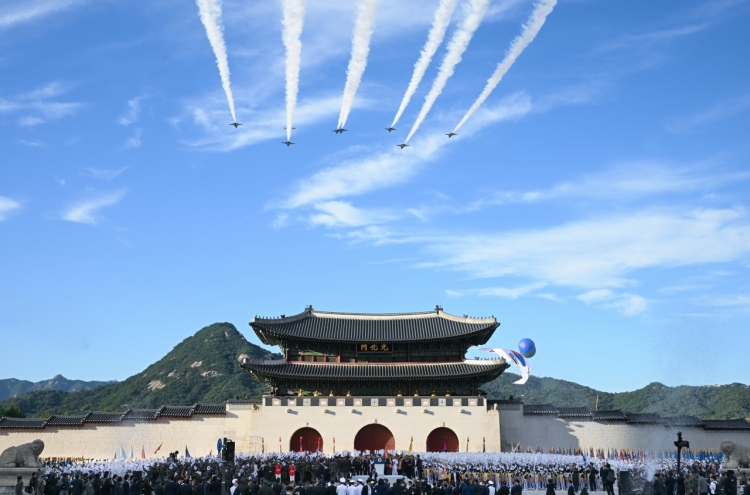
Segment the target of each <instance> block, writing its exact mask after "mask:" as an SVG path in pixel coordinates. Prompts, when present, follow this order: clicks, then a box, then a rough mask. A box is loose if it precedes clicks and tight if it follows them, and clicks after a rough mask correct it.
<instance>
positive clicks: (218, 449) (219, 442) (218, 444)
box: [216, 438, 262, 455]
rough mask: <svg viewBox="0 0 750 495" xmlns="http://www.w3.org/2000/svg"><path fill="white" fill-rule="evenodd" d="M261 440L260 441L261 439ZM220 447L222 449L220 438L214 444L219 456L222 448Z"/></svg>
mask: <svg viewBox="0 0 750 495" xmlns="http://www.w3.org/2000/svg"><path fill="white" fill-rule="evenodd" d="M261 440H262V439H261ZM222 447H223V445H222V443H221V438H220V439H219V441H218V442H216V451H217V452H218V453H219V454H218V455H221V448H222Z"/></svg>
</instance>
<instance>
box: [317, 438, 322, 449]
mask: <svg viewBox="0 0 750 495" xmlns="http://www.w3.org/2000/svg"><path fill="white" fill-rule="evenodd" d="M320 440H321V439H320V437H318V448H317V450H316V452H320Z"/></svg>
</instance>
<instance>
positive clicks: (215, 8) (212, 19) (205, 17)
mask: <svg viewBox="0 0 750 495" xmlns="http://www.w3.org/2000/svg"><path fill="white" fill-rule="evenodd" d="M195 3H196V4H198V9H199V11H200V16H201V22H202V23H203V26H204V27H205V28H206V35H207V36H208V41H209V43H211V48H213V49H214V55H216V65H218V66H219V75H220V76H221V85H222V86H223V87H224V92H225V93H226V94H227V102H228V103H229V111H230V112H232V122H237V116H236V115H235V113H234V97H233V96H232V88H231V85H230V83H229V62H228V61H227V47H226V45H225V44H224V27H223V26H222V25H221V0H195Z"/></svg>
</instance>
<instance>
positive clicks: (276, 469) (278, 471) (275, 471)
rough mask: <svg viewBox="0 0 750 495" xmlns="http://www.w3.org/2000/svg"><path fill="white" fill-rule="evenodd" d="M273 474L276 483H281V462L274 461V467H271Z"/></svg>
mask: <svg viewBox="0 0 750 495" xmlns="http://www.w3.org/2000/svg"><path fill="white" fill-rule="evenodd" d="M273 474H275V475H276V482H277V483H281V462H279V461H276V465H275V466H274V467H273Z"/></svg>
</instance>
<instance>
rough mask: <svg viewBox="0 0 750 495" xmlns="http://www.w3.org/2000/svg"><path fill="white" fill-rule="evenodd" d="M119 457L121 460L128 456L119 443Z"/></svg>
mask: <svg viewBox="0 0 750 495" xmlns="http://www.w3.org/2000/svg"><path fill="white" fill-rule="evenodd" d="M120 458H121V459H122V460H123V461H124V460H125V459H127V458H128V456H127V454H125V449H123V448H122V445H120Z"/></svg>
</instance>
